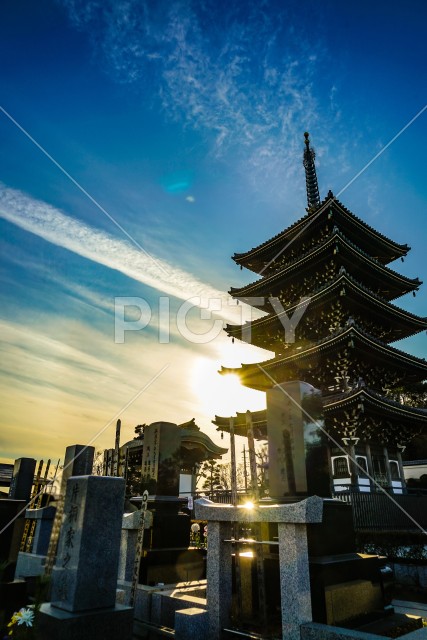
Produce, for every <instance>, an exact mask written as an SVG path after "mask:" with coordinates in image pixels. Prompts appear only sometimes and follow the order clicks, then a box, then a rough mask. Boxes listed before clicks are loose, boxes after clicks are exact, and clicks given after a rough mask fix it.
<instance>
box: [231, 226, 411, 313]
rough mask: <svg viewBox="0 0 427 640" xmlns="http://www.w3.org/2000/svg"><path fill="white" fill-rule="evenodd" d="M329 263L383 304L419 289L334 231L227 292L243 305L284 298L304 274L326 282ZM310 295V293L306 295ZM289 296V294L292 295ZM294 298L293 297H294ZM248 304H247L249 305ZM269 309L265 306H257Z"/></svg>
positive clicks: (409, 280)
mask: <svg viewBox="0 0 427 640" xmlns="http://www.w3.org/2000/svg"><path fill="white" fill-rule="evenodd" d="M328 261H329V262H330V261H332V265H334V264H335V265H336V269H337V270H338V269H339V267H344V268H346V269H348V270H349V271H350V272H351V273H352V274H353V275H355V276H357V279H358V280H359V281H361V282H362V283H364V284H366V285H368V286H370V287H373V291H374V293H377V294H379V295H381V296H382V297H383V298H385V299H386V300H393V299H395V298H398V297H400V296H401V295H404V294H405V293H408V292H410V291H414V290H415V289H418V287H419V286H420V285H421V284H422V282H421V281H420V280H419V279H418V278H407V277H406V276H402V275H401V274H399V273H397V272H396V271H394V270H393V269H390V268H388V267H386V266H385V265H384V264H382V263H381V262H379V261H378V260H376V259H375V258H372V257H371V256H369V255H368V254H367V253H366V252H365V251H363V250H362V249H360V248H359V247H358V246H356V245H355V244H353V242H351V241H350V240H349V239H348V238H347V237H346V236H345V235H344V234H343V233H342V232H341V231H340V230H339V229H338V228H337V227H334V228H333V230H332V233H331V234H330V235H329V236H327V237H326V238H325V240H324V241H323V242H321V243H320V244H318V245H316V246H315V247H313V248H312V249H310V250H309V251H307V252H306V253H304V254H303V255H301V256H299V257H297V258H295V259H294V260H292V261H291V262H290V263H289V264H287V265H284V266H283V267H282V268H281V269H279V270H276V271H275V272H273V273H270V274H269V275H268V276H265V277H262V278H260V279H259V280H256V281H255V282H253V283H251V284H247V285H245V286H243V287H239V288H235V287H232V288H231V289H230V292H229V293H230V295H231V296H233V298H238V299H239V300H243V301H246V300H247V299H248V298H255V297H265V298H268V297H269V296H277V297H279V298H281V297H283V296H285V295H286V292H287V289H288V290H290V286H291V285H292V284H293V283H294V282H295V281H297V282H298V281H299V282H301V281H302V279H303V278H304V275H305V274H307V273H308V274H313V272H314V273H316V269H317V272H318V279H320V278H322V277H323V279H324V278H325V265H326V263H327V262H328ZM305 293H306V295H309V294H310V292H309V291H307V290H306V291H305ZM291 295H292V294H291ZM294 295H295V294H294ZM249 304H250V302H249ZM256 306H259V307H260V308H263V309H266V308H269V304H268V302H266V304H264V305H258V304H257V305H256Z"/></svg>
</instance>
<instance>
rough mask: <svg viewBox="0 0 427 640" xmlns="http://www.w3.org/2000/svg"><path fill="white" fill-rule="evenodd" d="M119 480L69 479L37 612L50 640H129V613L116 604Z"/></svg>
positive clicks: (121, 482)
mask: <svg viewBox="0 0 427 640" xmlns="http://www.w3.org/2000/svg"><path fill="white" fill-rule="evenodd" d="M124 492H125V486H124V480H123V478H105V477H102V476H80V477H71V478H69V479H68V482H67V492H66V497H65V504H64V519H63V524H62V528H61V535H60V542H59V548H58V555H57V560H56V564H55V567H54V569H53V574H52V596H51V602H50V603H45V604H43V605H42V607H41V609H40V619H39V624H40V626H39V629H40V635H41V637H43V638H44V637H46V638H49V640H74V639H75V638H79V640H98V639H99V640H101V639H102V640H117V638H118V637H120V638H121V639H122V640H130V638H131V635H132V619H133V610H132V608H130V607H124V606H122V605H115V601H116V586H117V570H118V562H119V548H120V535H121V525H122V514H123V503H124Z"/></svg>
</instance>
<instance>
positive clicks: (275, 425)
mask: <svg viewBox="0 0 427 640" xmlns="http://www.w3.org/2000/svg"><path fill="white" fill-rule="evenodd" d="M323 426H324V422H323V415H322V400H321V394H320V391H318V390H317V389H315V388H314V387H313V386H312V385H310V384H308V383H306V382H300V381H293V382H284V383H282V384H276V385H275V386H274V387H273V388H272V389H269V390H268V391H267V434H268V458H269V470H268V478H269V485H270V496H271V498H272V499H274V500H280V501H283V500H286V499H287V498H288V499H289V498H291V499H292V498H294V497H295V496H301V497H302V496H308V495H318V496H325V497H330V495H331V486H330V485H331V478H330V474H329V467H328V453H327V437H326V435H325V433H324V429H323Z"/></svg>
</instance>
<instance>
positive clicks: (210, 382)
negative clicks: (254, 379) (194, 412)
mask: <svg viewBox="0 0 427 640" xmlns="http://www.w3.org/2000/svg"><path fill="white" fill-rule="evenodd" d="M220 368H221V365H220V363H219V362H218V361H216V360H214V359H212V360H211V359H208V358H198V359H197V360H196V362H195V365H194V368H193V372H192V389H193V391H194V393H195V394H196V396H197V399H198V402H199V403H200V408H201V409H202V411H204V412H205V413H207V414H208V415H210V416H212V418H213V417H214V416H215V415H220V416H232V415H234V414H235V413H236V411H246V410H247V409H249V410H250V411H257V410H259V409H263V408H265V394H264V393H262V392H261V391H254V390H253V389H247V388H246V387H243V386H242V385H241V384H240V379H239V376H237V375H235V374H229V375H224V376H222V375H220V374H219V373H218V370H219V369H220Z"/></svg>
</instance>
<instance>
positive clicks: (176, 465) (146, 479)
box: [141, 422, 181, 496]
mask: <svg viewBox="0 0 427 640" xmlns="http://www.w3.org/2000/svg"><path fill="white" fill-rule="evenodd" d="M180 466H181V438H180V432H179V427H178V425H176V424H174V423H172V422H153V423H152V424H150V425H148V426H146V427H145V428H144V451H143V456H142V491H145V490H147V491H148V493H149V494H150V495H158V496H178V494H179V471H180ZM142 491H141V493H142Z"/></svg>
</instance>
